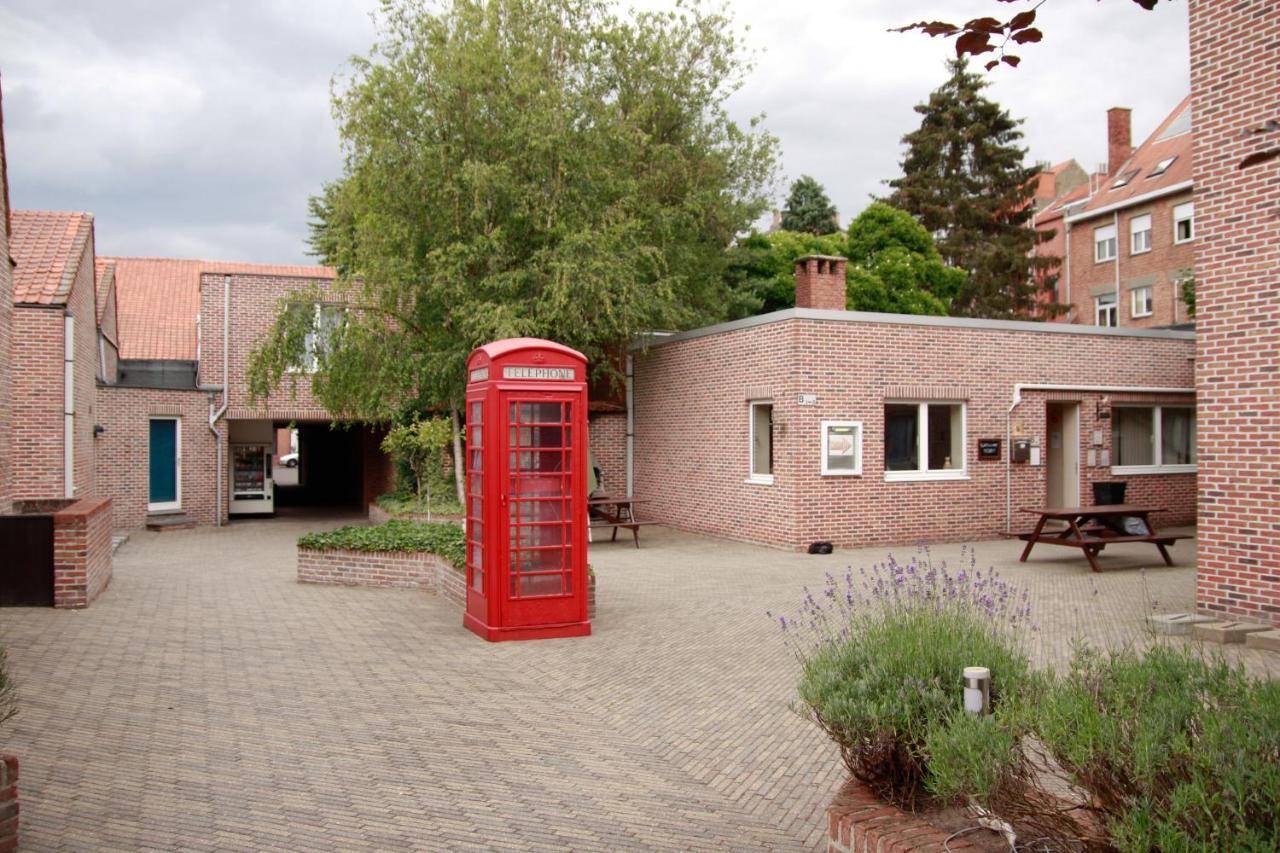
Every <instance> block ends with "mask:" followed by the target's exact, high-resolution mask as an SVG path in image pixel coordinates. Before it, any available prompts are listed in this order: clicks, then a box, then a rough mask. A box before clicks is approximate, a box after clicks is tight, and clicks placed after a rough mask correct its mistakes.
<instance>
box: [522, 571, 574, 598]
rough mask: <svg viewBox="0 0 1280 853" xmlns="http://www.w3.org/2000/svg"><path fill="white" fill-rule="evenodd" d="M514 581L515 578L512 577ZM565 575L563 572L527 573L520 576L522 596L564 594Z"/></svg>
mask: <svg viewBox="0 0 1280 853" xmlns="http://www.w3.org/2000/svg"><path fill="white" fill-rule="evenodd" d="M512 581H513V583H514V578H513V579H512ZM564 582H565V576H564V575H561V574H554V575H533V576H532V577H530V576H529V575H525V576H523V577H521V578H520V597H522V598H526V597H532V596H535V595H563V594H564V591H565V589H564V587H565V584H564Z"/></svg>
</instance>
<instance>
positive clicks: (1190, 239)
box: [1173, 237, 1196, 246]
mask: <svg viewBox="0 0 1280 853" xmlns="http://www.w3.org/2000/svg"><path fill="white" fill-rule="evenodd" d="M1195 240H1196V238H1195V237H1188V238H1187V239H1185V240H1178V239H1175V240H1174V241H1173V245H1175V246H1182V245H1185V244H1187V243H1194V242H1195Z"/></svg>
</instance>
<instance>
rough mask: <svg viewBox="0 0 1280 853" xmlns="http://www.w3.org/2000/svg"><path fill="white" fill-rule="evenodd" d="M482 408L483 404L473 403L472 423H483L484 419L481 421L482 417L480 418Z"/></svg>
mask: <svg viewBox="0 0 1280 853" xmlns="http://www.w3.org/2000/svg"><path fill="white" fill-rule="evenodd" d="M481 408H482V407H481V405H480V404H479V403H472V404H471V421H472V423H477V424H478V423H482V421H481V419H480V418H481V415H480V411H481Z"/></svg>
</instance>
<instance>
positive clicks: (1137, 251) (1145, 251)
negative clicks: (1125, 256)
mask: <svg viewBox="0 0 1280 853" xmlns="http://www.w3.org/2000/svg"><path fill="white" fill-rule="evenodd" d="M1150 253H1151V250H1150V249H1133V250H1131V251H1130V252H1129V256H1130V257H1133V256H1134V255H1148V254H1150Z"/></svg>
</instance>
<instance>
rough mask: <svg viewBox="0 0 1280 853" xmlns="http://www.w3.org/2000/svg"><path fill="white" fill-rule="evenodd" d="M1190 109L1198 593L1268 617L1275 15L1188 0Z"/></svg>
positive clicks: (1274, 381) (1275, 237) (1276, 462)
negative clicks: (1252, 159)
mask: <svg viewBox="0 0 1280 853" xmlns="http://www.w3.org/2000/svg"><path fill="white" fill-rule="evenodd" d="M1189 6H1190V18H1191V92H1192V103H1193V108H1194V111H1195V117H1196V137H1195V149H1194V158H1193V170H1194V174H1195V182H1196V228H1197V235H1196V241H1195V250H1196V269H1197V279H1196V281H1197V285H1198V287H1197V293H1196V330H1197V352H1196V356H1197V376H1196V383H1197V393H1198V397H1199V404H1200V421H1199V431H1200V521H1201V524H1200V530H1199V534H1200V535H1199V543H1198V547H1199V559H1198V565H1199V572H1198V575H1197V578H1198V584H1197V594H1196V600H1197V605H1198V606H1199V607H1200V608H1201V609H1202V610H1208V611H1216V612H1223V613H1231V614H1234V615H1237V616H1245V617H1248V618H1255V619H1261V620H1263V621H1269V622H1271V623H1273V624H1277V623H1280V569H1278V567H1280V493H1278V491H1277V486H1276V484H1277V483H1280V393H1278V392H1277V388H1278V387H1280V374H1278V373H1277V370H1278V367H1280V332H1278V331H1277V330H1278V329H1280V216H1277V210H1280V158H1276V157H1275V156H1274V153H1273V155H1272V159H1270V160H1264V161H1263V162H1260V163H1258V164H1256V165H1252V166H1248V167H1245V168H1241V164H1242V163H1243V162H1244V160H1245V158H1247V157H1249V156H1250V155H1252V154H1262V153H1264V152H1267V151H1271V152H1274V151H1275V149H1276V147H1277V145H1280V134H1277V133H1276V132H1275V131H1270V132H1254V131H1255V130H1256V129H1259V128H1261V126H1262V125H1263V123H1264V122H1266V121H1269V120H1272V119H1275V118H1277V99H1276V93H1277V92H1280V14H1277V10H1276V4H1275V2H1274V0H1240V2H1235V3H1221V2H1209V0H1192V2H1191V3H1190V4H1189Z"/></svg>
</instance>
